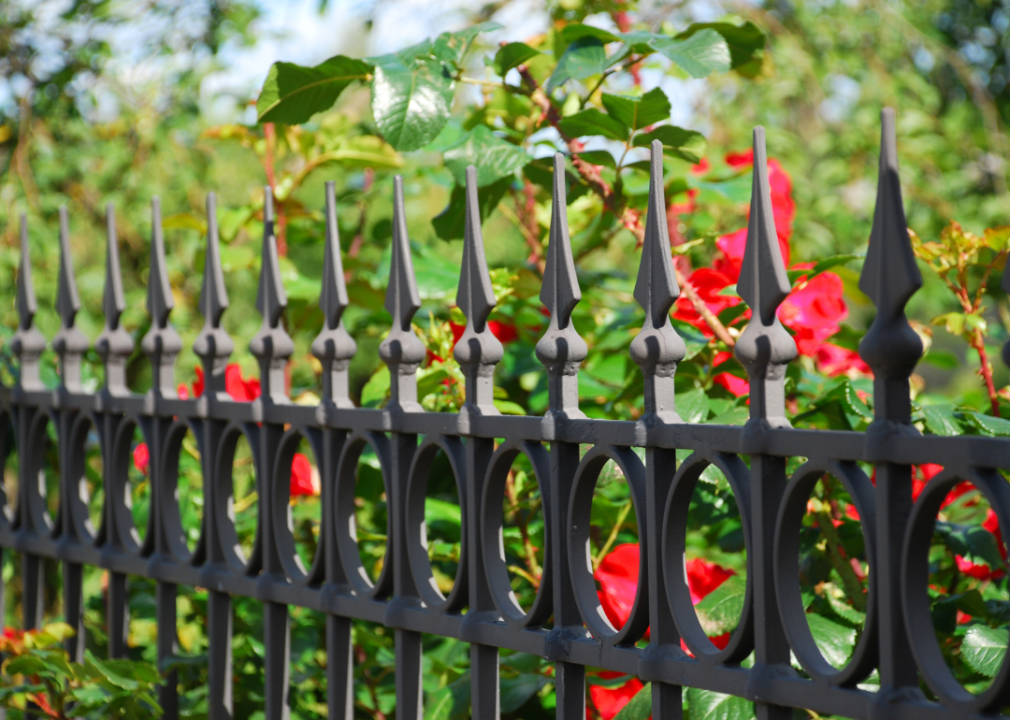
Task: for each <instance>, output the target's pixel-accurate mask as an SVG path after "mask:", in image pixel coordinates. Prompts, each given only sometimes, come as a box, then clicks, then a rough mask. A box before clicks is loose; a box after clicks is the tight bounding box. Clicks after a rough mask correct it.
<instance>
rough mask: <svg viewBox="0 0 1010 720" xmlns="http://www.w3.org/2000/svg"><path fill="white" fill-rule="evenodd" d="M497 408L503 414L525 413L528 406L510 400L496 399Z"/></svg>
mask: <svg viewBox="0 0 1010 720" xmlns="http://www.w3.org/2000/svg"><path fill="white" fill-rule="evenodd" d="M494 406H495V409H496V410H498V412H500V413H501V414H502V415H525V414H526V408H524V407H523V406H522V405H519V404H517V403H514V402H511V401H510V400H495V401H494Z"/></svg>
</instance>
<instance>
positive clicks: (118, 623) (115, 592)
mask: <svg viewBox="0 0 1010 720" xmlns="http://www.w3.org/2000/svg"><path fill="white" fill-rule="evenodd" d="M105 624H106V627H107V631H108V635H109V657H110V658H113V659H120V658H125V657H126V656H127V653H128V652H129V647H128V646H127V638H129V636H130V579H129V576H127V575H126V574H124V573H118V572H115V571H112V572H110V573H109V596H108V600H107V601H106V603H105Z"/></svg>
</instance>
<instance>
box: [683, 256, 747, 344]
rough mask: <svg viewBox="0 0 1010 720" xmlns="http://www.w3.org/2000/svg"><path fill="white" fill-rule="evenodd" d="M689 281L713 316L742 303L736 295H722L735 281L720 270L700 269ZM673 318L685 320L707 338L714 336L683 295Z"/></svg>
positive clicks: (692, 274)
mask: <svg viewBox="0 0 1010 720" xmlns="http://www.w3.org/2000/svg"><path fill="white" fill-rule="evenodd" d="M687 281H688V282H689V283H690V284H691V287H693V288H694V291H695V292H696V293H698V297H700V298H701V299H702V301H703V302H704V303H705V306H706V307H707V308H708V309H709V310H710V311H711V312H712V314H713V315H718V314H719V313H720V312H722V311H723V310H725V309H726V308H729V307H733V306H734V305H737V304H738V303H739V302H740V298H738V297H736V296H734V295H720V293H721V292H722V291H723V290H724V289H725V288H726V287H728V286H730V285H732V284H733V281H732V280H730V279H729V278H728V277H726V275H724V274H723V273H721V272H719V271H718V270H712V269H711V268H698V269H697V270H695V271H694V272H693V273H691V277H689V278H688V280H687ZM673 316H674V317H675V318H677V319H678V320H683V321H684V322H687V323H690V324H692V325H694V326H695V327H696V328H698V329H699V330H701V331H702V332H703V333H705V335H706V336H707V337H712V336H713V333H712V329H711V328H710V327H709V326H708V323H706V322H705V320H704V318H702V316H701V315H699V314H698V311H697V310H695V309H694V305H693V304H692V303H691V301H690V300H688V299H687V296H686V295H683V294H681V296H680V297H679V298H677V303H676V305H675V306H674V313H673Z"/></svg>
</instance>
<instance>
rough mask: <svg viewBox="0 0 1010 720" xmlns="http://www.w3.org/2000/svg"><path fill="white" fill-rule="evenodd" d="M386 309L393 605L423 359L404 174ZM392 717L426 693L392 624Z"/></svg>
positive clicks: (412, 647) (412, 655)
mask: <svg viewBox="0 0 1010 720" xmlns="http://www.w3.org/2000/svg"><path fill="white" fill-rule="evenodd" d="M385 307H386V310H387V311H388V312H389V314H390V315H392V317H393V326H392V327H391V328H390V331H389V335H388V336H387V337H386V339H385V340H383V341H382V344H380V345H379V357H380V358H381V359H382V361H383V362H384V363H386V365H387V366H389V387H390V397H389V403H388V404H387V405H386V410H387V414H388V417H389V422H390V426H391V427H392V433H391V435H392V437H391V438H390V444H389V449H390V459H391V462H390V466H391V470H392V474H393V477H392V478H389V485H387V489H388V492H389V505H388V506H389V513H390V515H389V517H390V523H389V528H390V536H389V537H388V538H387V539H386V554H387V557H391V558H392V562H393V595H394V600H393V601H392V602H393V603H397V602H410V598H412V597H414V596H415V595H416V591H415V588H414V578H413V576H412V575H411V572H410V562H409V559H408V555H407V542H408V538H407V533H406V532H405V528H406V520H405V512H404V503H405V501H406V497H407V479H408V478H409V476H410V465H411V462H412V461H413V459H414V451H415V450H416V449H417V435H416V434H414V433H405V432H399V431H398V426H399V425H400V421H401V419H402V418H403V416H404V414H405V413H412V412H420V411H421V406H420V405H419V404H418V402H417V368H418V367H419V366H420V364H421V363H422V362H423V361H424V358H425V348H424V344H423V343H422V342H421V339H420V338H418V337H417V333H415V332H414V329H413V327H412V326H411V321H412V320H413V318H414V313H416V312H417V311H418V309H419V308H420V307H421V297H420V295H418V292H417V282H416V280H415V279H414V263H413V262H412V261H411V258H410V240H409V237H408V235H407V217H406V211H405V210H404V207H403V178H402V177H400V176H399V175H397V176H396V178H395V179H394V180H393V245H392V257H391V259H390V264H389V286H388V287H387V288H386V302H385ZM394 638H395V639H394V644H395V649H396V668H397V669H396V717H397V720H420V718H421V717H422V716H423V715H424V691H423V688H422V686H421V659H422V658H421V654H422V647H421V633H419V632H414V631H413V630H404V629H402V628H396V629H395V631H394Z"/></svg>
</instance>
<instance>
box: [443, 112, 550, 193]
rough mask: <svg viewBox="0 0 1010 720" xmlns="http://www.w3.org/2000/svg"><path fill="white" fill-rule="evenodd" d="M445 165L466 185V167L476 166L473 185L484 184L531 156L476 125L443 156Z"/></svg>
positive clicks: (523, 162)
mask: <svg viewBox="0 0 1010 720" xmlns="http://www.w3.org/2000/svg"><path fill="white" fill-rule="evenodd" d="M443 157H444V158H445V165H446V167H447V168H449V171H450V172H451V173H452V176H453V177H454V178H456V182H457V183H459V184H460V185H465V184H466V169H467V167H468V166H470V165H473V166H474V167H476V168H477V187H486V186H487V185H491V184H492V183H496V182H498V181H499V180H501V179H502V178H505V177H508V176H510V175H512V174H513V173H515V171H516V170H519V169H521V168H522V167H524V166H525V165H526V164H527V163H528V162H530V161H531V160H532V159H533V158H532V157H530V156H529V154H527V153H526V151H525V150H523V149H522V148H521V147H519V146H517V145H513V144H512V143H510V142H506V141H505V140H502V139H501V138H500V137H498V136H497V135H495V134H494V133H493V132H491V130H490V128H488V126H487V125H478V126H477V127H475V128H474V129H473V130H472V131H471V132H470V133H469V134H468V135H467V136H466V137H465V139H464V140H463V142H461V143H460V144H459V145H457V146H456V147H454V148H451V149H450V150H447V151H446V152H445V154H444V155H443Z"/></svg>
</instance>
